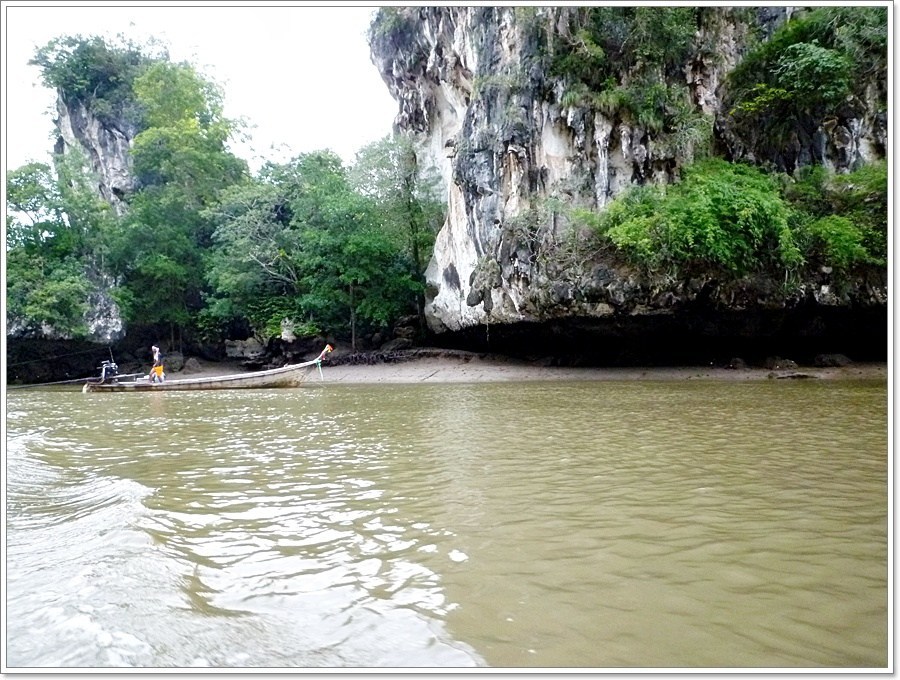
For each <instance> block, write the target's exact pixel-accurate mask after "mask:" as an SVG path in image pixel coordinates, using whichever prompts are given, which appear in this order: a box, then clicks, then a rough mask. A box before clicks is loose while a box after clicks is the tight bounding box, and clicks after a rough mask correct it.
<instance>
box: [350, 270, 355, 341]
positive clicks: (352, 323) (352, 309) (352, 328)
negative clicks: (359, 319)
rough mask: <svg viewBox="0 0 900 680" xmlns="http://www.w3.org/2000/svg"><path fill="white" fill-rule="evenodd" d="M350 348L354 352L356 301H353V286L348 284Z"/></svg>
mask: <svg viewBox="0 0 900 680" xmlns="http://www.w3.org/2000/svg"><path fill="white" fill-rule="evenodd" d="M350 347H351V348H352V349H353V351H354V352H355V351H356V301H355V300H354V299H353V284H352V283H351V284H350Z"/></svg>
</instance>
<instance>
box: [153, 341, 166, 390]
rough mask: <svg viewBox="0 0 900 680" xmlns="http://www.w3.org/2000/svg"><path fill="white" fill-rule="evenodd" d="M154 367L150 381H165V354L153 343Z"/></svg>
mask: <svg viewBox="0 0 900 680" xmlns="http://www.w3.org/2000/svg"><path fill="white" fill-rule="evenodd" d="M150 349H152V350H153V368H151V369H150V382H160V383H161V382H165V381H166V373H165V370H164V369H163V355H162V353H161V352H160V351H159V347H157V346H156V345H153V347H151V348H150Z"/></svg>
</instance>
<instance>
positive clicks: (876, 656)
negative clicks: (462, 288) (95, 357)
mask: <svg viewBox="0 0 900 680" xmlns="http://www.w3.org/2000/svg"><path fill="white" fill-rule="evenodd" d="M887 396H888V392H887V383H886V382H885V381H880V380H876V381H871V380H847V381H815V380H812V381H788V382H786V381H761V382H754V383H727V382H704V381H692V382H671V381H669V382H653V381H641V382H627V381H622V382H615V381H613V382H610V381H604V382H590V381H580V382H533V383H529V382H520V383H479V384H445V385H385V384H382V385H356V386H348V385H334V384H332V385H329V384H317V385H312V386H308V387H305V388H299V389H287V390H261V391H257V390H250V391H234V392H195V393H165V394H163V393H157V394H144V393H142V394H112V395H106V394H81V393H80V392H75V391H73V390H42V391H36V390H27V391H26V390H23V391H16V392H10V393H9V394H8V395H7V403H6V408H7V412H6V426H7V435H6V436H7V439H6V542H7V544H6V549H7V551H6V614H7V616H6V631H7V638H6V650H7V656H6V661H7V665H8V666H9V667H10V668H11V669H14V668H38V667H46V668H88V667H138V668H173V667H233V668H286V667H291V668H310V667H319V668H324V667H339V668H385V667H410V666H411V667H421V668H430V667H442V668H463V667H469V666H491V667H508V668H515V667H533V668H566V667H579V668H685V667H690V668H761V667H766V668H773V667H774V668H824V667H838V668H880V667H884V666H886V665H887V663H888V658H887V657H888V512H889V507H888V505H889V501H888V488H889V487H888V485H889V477H888V470H889V468H888V415H887V411H888V408H887Z"/></svg>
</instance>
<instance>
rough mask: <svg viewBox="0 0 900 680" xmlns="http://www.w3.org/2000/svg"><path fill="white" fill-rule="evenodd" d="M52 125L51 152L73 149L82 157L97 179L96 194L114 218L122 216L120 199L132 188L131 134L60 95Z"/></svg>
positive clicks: (59, 152)
mask: <svg viewBox="0 0 900 680" xmlns="http://www.w3.org/2000/svg"><path fill="white" fill-rule="evenodd" d="M56 112H57V118H56V120H55V121H54V122H55V124H56V129H57V131H58V133H59V134H58V137H57V140H56V145H55V148H54V152H55V153H57V154H61V153H65V152H66V151H67V150H68V149H77V150H79V151H81V152H83V153H84V154H85V156H86V157H87V159H88V163H89V166H90V170H91V171H92V172H93V173H94V174H95V175H96V176H97V180H98V181H97V191H98V193H99V195H100V196H101V197H102V198H104V199H105V200H106V201H107V202H109V204H110V205H112V206H113V208H114V209H115V210H116V212H117V213H118V214H120V215H121V214H123V213H124V212H125V202H124V197H125V196H126V195H127V194H128V193H129V192H130V191H131V190H132V189H133V188H134V178H133V176H132V172H131V141H132V139H133V138H134V134H135V131H134V130H131V129H127V128H126V129H125V130H124V131H123V130H120V129H119V128H118V127H116V126H114V125H110V124H107V123H104V122H102V121H101V120H100V119H99V118H98V117H97V116H96V115H95V114H94V113H93V112H92V111H91V110H90V109H89V108H88V107H86V106H85V105H84V103H83V102H81V101H79V100H74V101H67V100H66V99H65V97H64V94H63V93H62V92H61V91H60V92H59V93H58V96H57V101H56Z"/></svg>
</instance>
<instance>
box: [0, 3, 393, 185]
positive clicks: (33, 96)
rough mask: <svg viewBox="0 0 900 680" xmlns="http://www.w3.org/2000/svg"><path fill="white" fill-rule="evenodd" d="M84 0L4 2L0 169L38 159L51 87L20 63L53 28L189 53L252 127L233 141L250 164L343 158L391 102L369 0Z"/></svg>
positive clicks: (386, 125) (385, 115)
mask: <svg viewBox="0 0 900 680" xmlns="http://www.w3.org/2000/svg"><path fill="white" fill-rule="evenodd" d="M92 4H93V6H85V5H86V3H83V2H82V3H71V2H66V3H58V2H57V3H54V2H14V1H12V0H11V1H10V2H4V3H3V23H4V27H3V28H4V30H3V39H4V42H5V45H4V48H3V49H4V74H3V78H4V83H3V85H4V87H3V90H4V97H3V99H4V130H3V142H4V143H3V146H4V157H5V158H4V160H5V164H6V168H7V169H12V168H17V167H19V166H21V165H22V164H24V163H26V162H28V161H31V160H38V161H48V160H49V154H50V152H51V150H52V141H51V140H50V136H51V134H52V132H53V116H52V115H51V114H50V113H48V111H49V109H50V108H51V107H52V106H53V104H54V102H55V99H56V96H55V93H54V92H53V91H51V90H49V89H47V88H45V87H44V86H43V85H42V84H41V82H40V78H39V71H38V69H37V68H36V67H34V66H29V65H28V63H27V62H28V60H29V59H31V57H32V56H33V54H34V51H35V49H36V48H37V47H41V46H43V45H45V44H47V42H49V41H50V40H51V39H52V38H55V37H58V36H61V35H79V34H80V35H83V36H89V35H100V36H103V37H115V36H116V35H117V34H119V33H121V34H124V35H125V36H126V37H127V38H129V39H130V40H132V41H134V42H137V43H144V42H145V41H146V40H147V39H148V38H150V37H153V38H156V39H159V40H161V41H162V42H163V43H165V44H167V45H168V46H169V52H170V58H171V59H172V60H173V61H182V60H186V61H189V62H191V63H192V64H193V65H194V66H195V67H197V68H198V70H199V71H201V72H202V73H204V74H205V75H207V76H209V77H211V78H212V79H213V80H215V81H216V82H218V83H219V84H220V85H221V86H222V88H223V91H224V93H225V114H226V116H228V117H231V118H244V119H246V120H247V122H248V123H250V124H251V125H252V126H254V127H252V128H251V129H250V130H249V133H250V134H251V135H252V142H251V144H250V145H235V146H234V147H233V150H234V152H235V153H236V154H237V155H239V156H241V157H243V158H245V159H247V160H248V162H250V164H251V168H252V169H254V170H255V169H256V168H258V167H259V165H260V161H259V159H260V158H263V159H266V160H274V161H285V160H288V159H289V158H291V157H292V156H295V155H296V154H298V153H303V152H307V151H315V150H319V149H326V148H327V149H331V150H333V151H335V152H337V153H338V154H339V155H340V156H341V157H342V158H343V159H344V161H345V162H346V163H350V162H352V160H353V157H354V155H355V153H356V152H357V151H358V150H359V149H360V148H361V147H362V146H364V145H366V144H368V143H369V142H373V141H375V140H377V139H380V138H381V137H383V136H385V135H387V134H389V133H390V131H391V123H392V122H393V119H394V116H395V114H396V111H397V104H396V103H395V102H394V100H393V99H392V98H391V96H390V95H389V94H388V90H387V86H386V85H385V84H384V82H383V81H382V80H381V77H380V76H379V74H378V71H377V70H376V68H375V66H374V65H373V64H372V61H371V58H370V57H369V47H368V45H367V43H366V38H365V32H366V28H367V27H368V25H369V22H370V20H371V17H372V15H373V13H374V11H375V9H376V7H377V6H375V5H371V4H366V5H361V4H356V5H353V4H351V3H343V4H342V5H341V6H319V7H315V6H309V5H304V4H302V3H296V2H293V3H283V4H280V5H278V4H277V3H267V4H266V6H262V7H260V6H255V5H250V4H247V3H240V4H229V3H223V2H217V3H215V6H211V7H202V6H200V7H197V6H193V7H191V6H181V5H180V4H179V3H164V2H132V3H128V2H119V3H109V4H106V3H103V6H99V5H101V3H97V2H94V3H92ZM193 4H195V5H200V4H202V3H193ZM111 5H112V6H111ZM272 5H277V6H272Z"/></svg>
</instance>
